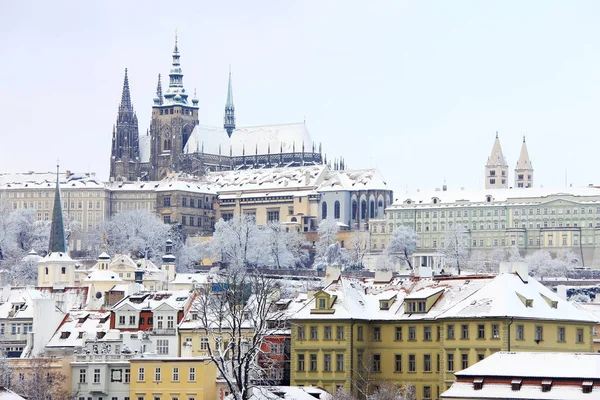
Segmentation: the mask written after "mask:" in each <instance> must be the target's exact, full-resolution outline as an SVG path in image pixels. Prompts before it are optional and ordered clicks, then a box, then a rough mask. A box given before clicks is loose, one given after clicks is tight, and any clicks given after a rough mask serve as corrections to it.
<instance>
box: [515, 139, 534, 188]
mask: <svg viewBox="0 0 600 400" xmlns="http://www.w3.org/2000/svg"><path fill="white" fill-rule="evenodd" d="M515 187H516V188H530V187H533V165H531V160H530V159H529V152H528V151H527V144H526V143H525V136H523V144H522V145H521V154H520V155H519V160H518V161H517V167H516V168H515Z"/></svg>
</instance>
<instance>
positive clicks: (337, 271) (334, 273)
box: [325, 266, 342, 285]
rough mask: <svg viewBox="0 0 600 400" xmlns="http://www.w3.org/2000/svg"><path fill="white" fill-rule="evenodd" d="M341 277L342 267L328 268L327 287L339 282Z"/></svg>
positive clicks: (326, 272)
mask: <svg viewBox="0 0 600 400" xmlns="http://www.w3.org/2000/svg"><path fill="white" fill-rule="evenodd" d="M341 275H342V268H341V267H334V266H328V267H327V269H326V270H325V285H329V284H330V283H332V282H337V281H338V280H339V279H340V276H341Z"/></svg>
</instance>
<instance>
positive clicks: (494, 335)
mask: <svg viewBox="0 0 600 400" xmlns="http://www.w3.org/2000/svg"><path fill="white" fill-rule="evenodd" d="M415 307H416V305H415ZM412 312H420V311H417V310H416V309H415V310H413V311H412ZM459 329H460V339H464V340H467V339H469V335H470V331H471V329H473V328H472V327H471V326H470V325H469V324H461V325H460V328H459ZM309 330H310V331H309V333H310V336H309V339H310V340H319V327H318V326H316V325H312V326H310V327H309ZM403 332H404V327H402V326H396V327H394V340H395V341H402V340H404V337H403ZM323 333H324V340H333V336H332V327H331V326H329V325H326V326H324V327H323ZM490 333H491V335H490V336H489V337H488V334H487V326H486V325H485V324H477V326H476V336H475V337H476V338H477V339H488V338H489V339H500V325H499V324H492V325H491V332H490ZM515 333H516V337H515V338H516V340H525V326H524V325H521V324H517V325H516V327H515ZM543 333H544V327H543V326H542V325H536V327H535V340H543ZM297 334H298V335H297V338H298V340H306V332H305V327H304V325H299V326H298V328H297ZM441 335H442V327H441V326H438V327H437V332H436V341H439V340H440V339H441ZM455 338H456V337H455V325H454V324H447V325H446V340H453V339H455ZM370 339H371V341H381V327H380V326H373V327H371V338H370ZM584 339H585V338H584V330H583V328H577V330H576V338H575V341H576V343H584ZM336 340H344V327H343V326H336ZM356 340H358V341H363V340H364V332H363V327H362V326H360V325H359V326H357V331H356ZM408 340H409V341H416V340H417V327H416V326H409V327H408ZM422 340H423V341H432V340H433V336H432V326H430V325H425V326H423V336H422ZM556 340H557V342H566V328H565V327H562V326H561V327H558V328H557V339H556Z"/></svg>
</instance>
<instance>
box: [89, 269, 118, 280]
mask: <svg viewBox="0 0 600 400" xmlns="http://www.w3.org/2000/svg"><path fill="white" fill-rule="evenodd" d="M83 281H84V282H108V281H111V282H123V279H121V278H120V277H119V274H118V273H116V272H114V271H110V270H102V269H97V270H95V271H90V273H89V274H88V276H87V277H86V278H85V279H84V280H83Z"/></svg>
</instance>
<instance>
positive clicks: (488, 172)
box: [485, 132, 508, 189]
mask: <svg viewBox="0 0 600 400" xmlns="http://www.w3.org/2000/svg"><path fill="white" fill-rule="evenodd" d="M507 187H508V164H507V163H506V160H505V159H504V154H502V146H500V139H498V132H496V140H495V141H494V147H492V154H490V157H489V158H488V161H487V164H486V165H485V188H486V189H505V188H507Z"/></svg>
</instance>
